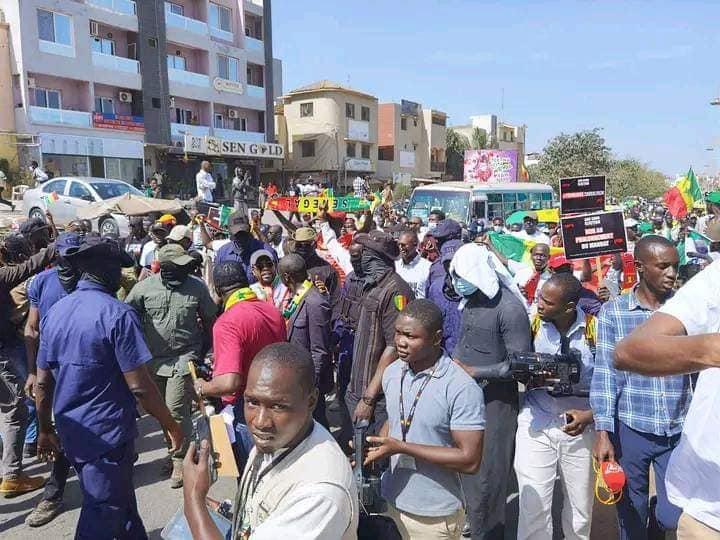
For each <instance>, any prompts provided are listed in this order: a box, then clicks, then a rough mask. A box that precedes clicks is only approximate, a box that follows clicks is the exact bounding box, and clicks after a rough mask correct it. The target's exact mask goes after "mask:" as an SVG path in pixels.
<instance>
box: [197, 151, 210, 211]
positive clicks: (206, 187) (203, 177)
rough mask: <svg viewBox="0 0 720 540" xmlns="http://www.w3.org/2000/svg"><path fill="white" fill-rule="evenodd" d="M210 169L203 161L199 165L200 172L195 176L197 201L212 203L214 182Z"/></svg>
mask: <svg viewBox="0 0 720 540" xmlns="http://www.w3.org/2000/svg"><path fill="white" fill-rule="evenodd" d="M211 168H212V166H211V165H210V162H209V161H203V162H202V163H201V164H200V170H199V171H198V173H197V174H196V175H195V185H196V186H197V194H198V199H200V200H201V201H203V202H206V203H210V202H213V194H212V190H213V189H215V180H214V179H213V177H212V174H210V169H211Z"/></svg>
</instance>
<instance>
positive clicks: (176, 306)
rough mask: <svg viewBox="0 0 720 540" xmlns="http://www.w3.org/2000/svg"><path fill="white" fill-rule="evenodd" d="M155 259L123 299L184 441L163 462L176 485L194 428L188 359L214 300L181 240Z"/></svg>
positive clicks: (199, 346) (204, 334) (199, 352)
mask: <svg viewBox="0 0 720 540" xmlns="http://www.w3.org/2000/svg"><path fill="white" fill-rule="evenodd" d="M158 260H159V262H160V272H159V273H158V274H155V275H153V276H151V277H149V278H148V279H146V280H144V281H141V282H140V283H138V284H137V285H135V287H133V289H132V291H130V294H129V295H128V297H127V298H126V300H125V301H126V302H127V304H128V305H130V306H132V307H133V309H135V311H136V312H137V313H138V315H139V316H140V320H141V324H142V331H143V335H144V336H145V340H146V342H147V345H148V349H150V353H151V354H152V361H151V362H150V363H149V364H148V369H149V371H150V373H151V374H152V375H153V377H154V380H155V384H157V386H158V388H159V389H160V394H161V396H163V398H164V399H165V404H166V405H167V407H168V409H170V413H171V414H172V417H173V418H174V419H175V421H176V422H177V423H178V424H180V426H181V428H182V432H183V444H182V446H181V447H180V448H178V449H177V451H176V452H175V454H173V455H172V456H171V460H170V461H169V462H168V463H167V464H166V466H165V468H164V472H171V474H170V487H171V488H173V489H176V488H179V487H182V459H183V456H184V455H185V451H187V445H188V444H189V442H190V436H191V434H192V421H191V418H190V414H191V410H190V407H191V402H192V380H191V378H190V371H189V368H188V362H200V361H202V359H203V358H204V357H205V352H206V351H207V350H208V349H209V348H210V344H211V335H212V325H213V323H214V322H215V315H216V313H217V306H216V305H215V303H214V302H213V299H212V297H211V296H210V292H209V291H208V288H207V286H206V285H205V284H204V283H203V282H202V281H201V280H199V279H196V278H195V277H193V276H191V275H190V274H191V270H192V267H193V265H194V264H195V259H194V258H192V257H191V256H190V255H188V254H187V253H186V251H185V250H184V249H183V248H182V247H181V246H180V245H179V244H168V245H166V246H164V247H162V248H161V249H160V251H159V252H158Z"/></svg>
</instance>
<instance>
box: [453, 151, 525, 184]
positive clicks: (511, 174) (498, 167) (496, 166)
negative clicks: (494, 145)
mask: <svg viewBox="0 0 720 540" xmlns="http://www.w3.org/2000/svg"><path fill="white" fill-rule="evenodd" d="M517 163H518V155H517V151H516V150H465V162H464V180H465V182H470V183H473V184H476V183H478V182H499V183H507V182H517V170H518V169H517Z"/></svg>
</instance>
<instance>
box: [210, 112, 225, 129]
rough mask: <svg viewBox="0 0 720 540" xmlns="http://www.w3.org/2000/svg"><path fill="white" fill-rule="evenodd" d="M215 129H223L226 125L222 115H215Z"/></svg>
mask: <svg viewBox="0 0 720 540" xmlns="http://www.w3.org/2000/svg"><path fill="white" fill-rule="evenodd" d="M213 127H216V128H217V129H223V127H224V123H223V115H222V114H219V113H215V123H214V124H213Z"/></svg>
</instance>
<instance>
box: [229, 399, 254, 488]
mask: <svg viewBox="0 0 720 540" xmlns="http://www.w3.org/2000/svg"><path fill="white" fill-rule="evenodd" d="M238 401H239V402H240V403H236V404H235V405H233V412H234V413H235V423H234V424H233V427H234V428H235V444H233V452H234V453H235V462H236V463H237V467H238V470H239V471H240V477H242V473H243V470H244V469H245V464H246V463H247V460H248V457H249V456H250V450H252V448H253V446H255V441H253V438H252V435H250V430H249V429H248V427H247V425H246V424H245V411H244V410H243V398H242V396H240V397H239V398H238ZM238 481H240V480H239V479H238Z"/></svg>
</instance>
